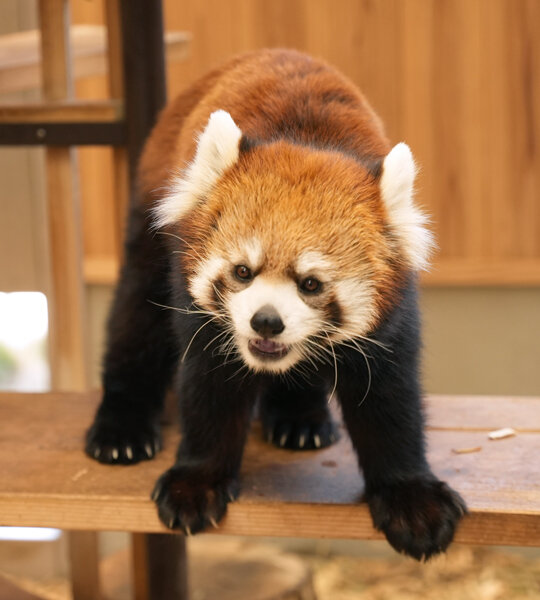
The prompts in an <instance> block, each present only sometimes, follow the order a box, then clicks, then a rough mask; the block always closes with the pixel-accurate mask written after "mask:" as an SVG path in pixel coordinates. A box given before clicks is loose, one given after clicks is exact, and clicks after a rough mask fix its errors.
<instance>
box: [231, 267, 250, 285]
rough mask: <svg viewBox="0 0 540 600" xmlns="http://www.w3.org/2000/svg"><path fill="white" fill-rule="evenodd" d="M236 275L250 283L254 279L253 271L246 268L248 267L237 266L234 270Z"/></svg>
mask: <svg viewBox="0 0 540 600" xmlns="http://www.w3.org/2000/svg"><path fill="white" fill-rule="evenodd" d="M234 274H235V275H236V277H237V278H238V279H240V280H241V281H249V280H250V279H252V278H253V275H252V273H251V269H249V268H248V267H246V265H237V266H236V267H235V268H234Z"/></svg>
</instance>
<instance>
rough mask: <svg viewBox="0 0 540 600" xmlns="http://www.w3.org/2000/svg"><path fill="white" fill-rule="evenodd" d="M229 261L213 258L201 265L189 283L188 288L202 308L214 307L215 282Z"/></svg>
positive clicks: (217, 257)
mask: <svg viewBox="0 0 540 600" xmlns="http://www.w3.org/2000/svg"><path fill="white" fill-rule="evenodd" d="M226 264H227V261H226V260H225V259H223V258H221V257H219V256H211V257H210V258H207V259H206V260H204V261H203V262H201V263H199V267H198V270H197V272H196V273H195V275H194V276H193V277H191V278H190V280H189V282H188V288H189V291H190V293H191V295H192V296H193V298H194V299H195V301H196V302H197V304H199V305H200V306H203V307H205V308H209V305H210V306H211V305H212V300H213V297H214V294H213V287H212V286H213V282H214V281H215V280H216V279H217V277H218V276H219V275H220V273H221V272H222V271H223V268H224V267H225V265H226Z"/></svg>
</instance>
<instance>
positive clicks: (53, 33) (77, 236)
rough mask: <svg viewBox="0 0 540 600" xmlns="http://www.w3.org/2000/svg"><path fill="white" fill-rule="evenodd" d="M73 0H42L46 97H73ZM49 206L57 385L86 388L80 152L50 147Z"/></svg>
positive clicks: (54, 380)
mask: <svg viewBox="0 0 540 600" xmlns="http://www.w3.org/2000/svg"><path fill="white" fill-rule="evenodd" d="M68 8H69V7H68V2H67V0H40V2H39V18H40V29H41V55H42V76H43V95H44V97H45V100H48V101H55V100H64V99H66V98H68V97H69V96H71V95H72V81H71V72H70V71H71V70H70V63H69V37H68V34H69V18H68ZM45 160H46V171H47V207H48V222H49V244H50V248H51V265H52V283H51V288H52V289H51V294H50V299H49V339H50V345H49V348H50V364H51V376H52V388H53V389H54V390H66V391H68V390H69V391H79V390H80V391H84V390H86V389H88V385H89V376H88V364H87V351H86V339H87V338H86V336H85V331H84V329H85V328H84V323H85V315H84V304H85V302H84V285H83V279H82V237H81V227H80V207H79V202H78V200H79V199H78V195H77V186H76V181H77V180H76V168H75V166H76V165H75V156H74V150H72V149H71V148H47V150H46V158H45Z"/></svg>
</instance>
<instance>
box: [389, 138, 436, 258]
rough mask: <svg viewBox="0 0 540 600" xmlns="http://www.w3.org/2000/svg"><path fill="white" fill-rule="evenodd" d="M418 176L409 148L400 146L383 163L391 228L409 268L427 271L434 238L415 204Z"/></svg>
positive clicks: (404, 145)
mask: <svg viewBox="0 0 540 600" xmlns="http://www.w3.org/2000/svg"><path fill="white" fill-rule="evenodd" d="M415 176H416V165H415V163H414V159H413V157H412V154H411V151H410V149H409V146H407V144H404V143H400V144H397V145H396V146H394V147H393V148H392V150H391V151H390V152H389V154H388V155H387V156H386V157H385V159H384V161H383V165H382V176H381V181H380V189H381V196H382V199H383V201H384V204H385V206H386V210H387V213H388V219H389V222H390V226H391V227H392V229H393V230H394V233H395V234H396V236H397V237H398V239H399V241H400V243H401V248H402V250H403V252H404V253H405V258H406V259H407V262H408V264H409V266H410V267H412V268H413V269H425V268H426V267H427V266H428V259H429V255H430V251H431V249H432V247H433V237H432V234H431V232H430V231H429V230H428V229H427V228H426V227H425V225H426V222H427V218H426V216H425V215H424V214H423V213H422V212H421V211H420V210H419V209H418V208H417V207H416V206H415V205H414V203H413V193H414V178H415Z"/></svg>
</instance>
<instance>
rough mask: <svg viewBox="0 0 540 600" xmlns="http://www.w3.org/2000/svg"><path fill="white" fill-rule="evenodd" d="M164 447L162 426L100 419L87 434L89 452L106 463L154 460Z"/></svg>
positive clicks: (92, 456) (91, 455) (97, 419)
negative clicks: (161, 441)
mask: <svg viewBox="0 0 540 600" xmlns="http://www.w3.org/2000/svg"><path fill="white" fill-rule="evenodd" d="M159 447H160V432H159V425H158V424H157V423H152V422H131V423H124V422H122V424H121V425H119V424H118V423H117V422H116V421H114V422H111V418H109V417H108V418H107V419H101V418H99V417H98V418H96V420H95V422H94V423H93V425H92V426H91V427H90V429H89V430H88V432H87V433H86V447H85V449H86V453H87V454H88V455H89V456H90V457H91V458H94V459H95V460H99V461H100V462H102V463H109V464H114V465H127V464H132V463H136V462H139V461H141V460H148V459H149V458H152V457H153V456H154V455H155V454H156V452H157V451H158V449H159Z"/></svg>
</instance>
